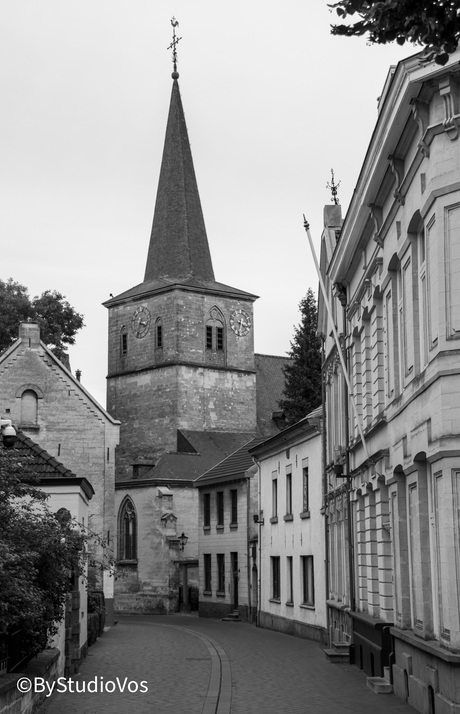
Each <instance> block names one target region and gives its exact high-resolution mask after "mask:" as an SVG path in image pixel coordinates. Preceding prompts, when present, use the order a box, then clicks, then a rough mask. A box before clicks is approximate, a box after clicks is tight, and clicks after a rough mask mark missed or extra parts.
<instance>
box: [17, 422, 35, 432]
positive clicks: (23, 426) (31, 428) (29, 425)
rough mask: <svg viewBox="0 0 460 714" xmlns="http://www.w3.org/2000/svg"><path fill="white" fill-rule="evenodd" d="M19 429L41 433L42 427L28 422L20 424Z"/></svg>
mask: <svg viewBox="0 0 460 714" xmlns="http://www.w3.org/2000/svg"><path fill="white" fill-rule="evenodd" d="M18 428H19V429H21V431H40V426H39V425H38V424H32V423H27V422H23V423H21V424H19V426H18Z"/></svg>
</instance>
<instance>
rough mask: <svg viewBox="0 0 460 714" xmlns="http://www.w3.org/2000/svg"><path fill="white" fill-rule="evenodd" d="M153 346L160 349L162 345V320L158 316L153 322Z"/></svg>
mask: <svg viewBox="0 0 460 714" xmlns="http://www.w3.org/2000/svg"><path fill="white" fill-rule="evenodd" d="M155 347H156V348H157V349H161V348H162V347H163V320H162V319H161V317H159V318H158V319H157V320H156V322H155Z"/></svg>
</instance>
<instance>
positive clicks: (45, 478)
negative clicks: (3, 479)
mask: <svg viewBox="0 0 460 714" xmlns="http://www.w3.org/2000/svg"><path fill="white" fill-rule="evenodd" d="M0 463H2V464H3V465H4V466H6V467H8V466H12V465H14V467H15V468H17V469H18V470H19V473H20V475H21V478H23V479H24V481H26V482H28V481H30V482H31V483H33V482H36V481H37V479H38V482H41V483H42V484H45V483H46V484H49V483H50V482H53V481H54V480H56V481H57V480H59V481H62V479H66V480H68V481H69V485H70V484H75V483H78V484H80V486H81V487H82V488H83V490H84V491H85V493H86V495H87V496H88V498H91V497H92V496H93V495H94V489H93V487H92V486H91V484H90V482H89V481H88V480H87V479H86V478H84V477H81V476H76V475H75V474H74V473H73V472H72V471H71V470H70V469H68V468H66V467H65V466H64V464H62V463H61V462H60V461H58V460H57V459H55V458H54V456H51V454H49V453H48V452H47V451H46V450H45V449H42V447H41V446H39V445H38V444H36V443H35V442H34V441H32V439H29V437H28V436H26V435H25V434H23V432H22V431H17V433H16V442H15V445H14V447H13V448H11V449H5V448H4V447H3V444H1V442H0Z"/></svg>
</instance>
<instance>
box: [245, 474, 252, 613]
mask: <svg viewBox="0 0 460 714" xmlns="http://www.w3.org/2000/svg"><path fill="white" fill-rule="evenodd" d="M250 501H251V476H250V475H249V473H248V475H247V476H246V573H247V576H246V587H247V593H248V594H247V598H248V615H249V618H248V619H249V622H252V570H251V556H250V552H249V527H250V523H251V514H250Z"/></svg>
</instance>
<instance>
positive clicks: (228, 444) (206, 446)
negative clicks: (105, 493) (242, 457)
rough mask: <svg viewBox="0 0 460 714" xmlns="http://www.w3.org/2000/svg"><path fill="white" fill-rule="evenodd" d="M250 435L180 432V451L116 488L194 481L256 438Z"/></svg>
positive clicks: (241, 433)
mask: <svg viewBox="0 0 460 714" xmlns="http://www.w3.org/2000/svg"><path fill="white" fill-rule="evenodd" d="M253 436H254V435H253V434H251V433H247V432H220V431H193V430H189V429H181V430H180V431H179V432H178V451H177V452H173V453H166V454H163V455H162V456H160V458H159V459H158V461H157V462H156V464H155V466H152V468H150V469H149V470H148V471H146V472H145V473H143V474H142V476H141V477H140V478H138V479H136V478H131V479H124V480H123V481H118V482H117V484H116V486H117V488H124V487H125V486H126V484H128V483H129V485H130V486H131V485H132V486H135V484H136V482H138V483H139V484H143V483H144V482H145V481H158V480H161V481H164V482H174V481H176V482H178V481H195V480H196V479H197V478H198V477H199V476H201V474H203V473H204V472H205V471H208V470H209V469H210V468H211V467H212V466H214V465H215V464H217V463H219V462H220V461H222V460H223V459H225V458H226V457H227V456H228V455H229V454H231V453H232V452H234V451H235V450H236V449H238V448H239V447H240V446H242V445H243V444H246V443H248V441H251V440H252V439H253Z"/></svg>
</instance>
